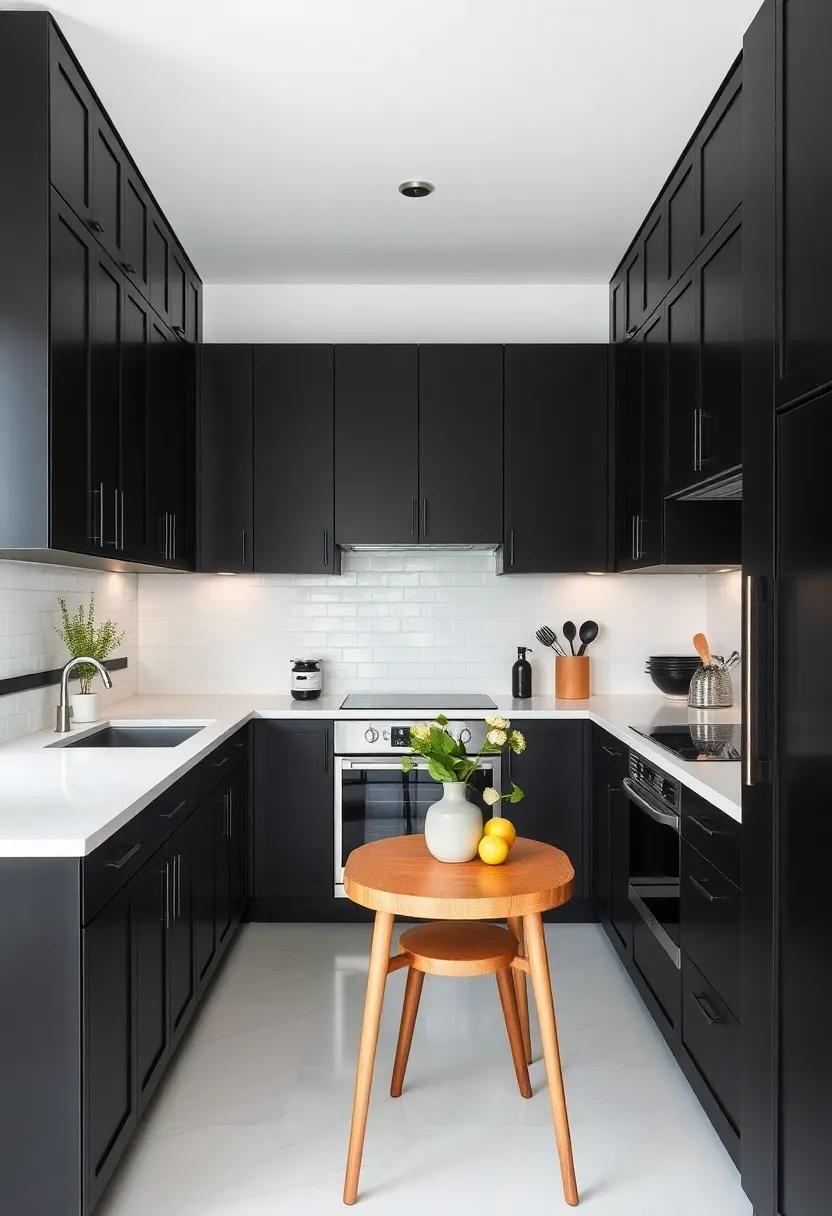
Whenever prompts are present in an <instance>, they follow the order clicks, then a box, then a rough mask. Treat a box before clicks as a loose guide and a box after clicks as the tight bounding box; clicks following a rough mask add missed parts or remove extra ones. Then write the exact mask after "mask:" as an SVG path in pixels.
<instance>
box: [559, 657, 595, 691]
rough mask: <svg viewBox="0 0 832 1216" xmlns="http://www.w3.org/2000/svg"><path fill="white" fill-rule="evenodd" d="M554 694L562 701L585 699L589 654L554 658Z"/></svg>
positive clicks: (587, 686)
mask: <svg viewBox="0 0 832 1216" xmlns="http://www.w3.org/2000/svg"><path fill="white" fill-rule="evenodd" d="M555 696H556V697H560V698H561V699H562V700H564V701H585V700H586V699H587V697H588V696H589V655H587V654H585V655H581V656H580V657H578V656H577V655H576V656H575V658H572V656H571V655H568V656H567V657H566V658H565V659H564V658H561V656H560V655H558V656H557V658H556V659H555Z"/></svg>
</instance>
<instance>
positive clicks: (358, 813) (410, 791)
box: [341, 763, 494, 865]
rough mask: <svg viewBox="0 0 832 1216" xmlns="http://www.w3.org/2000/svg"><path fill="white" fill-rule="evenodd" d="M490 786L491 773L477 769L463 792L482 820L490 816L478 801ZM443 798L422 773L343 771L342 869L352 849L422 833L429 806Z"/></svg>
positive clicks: (437, 786) (419, 770) (395, 768)
mask: <svg viewBox="0 0 832 1216" xmlns="http://www.w3.org/2000/svg"><path fill="white" fill-rule="evenodd" d="M493 783H494V774H493V772H492V770H491V769H478V770H477V772H476V773H475V774H474V776H473V779H472V782H471V785H469V787H468V798H469V800H470V801H472V802H477V803H479V805H480V807H481V808H482V811H483V817H484V818H485V817H486V816H488V817H490V815H491V811H490V809H488V808H486V806H485V803H484V802H483V801H482V797H481V795H482V791H483V790H484V789H485V788H486V787H487V786H489V785H492V784H493ZM441 797H442V786H441V784H440V783H439V782H438V781H434V780H433V779H432V778H431V777H430V776H429V774H428V772H427V770H426V769H422V768H415V769H411V771H410V772H409V773H403V772H402V771H401V769H400V768H399V766H398V765H397V764H395V763H391V765H390V767H389V768H383V769H382V768H378V767H368V768H345V769H343V770H342V773H341V798H342V812H341V814H342V822H341V842H342V843H341V864H342V865H345V864H346V861H347V858H348V857H349V855H350V853H351V852H352V851H353V849H357V848H358V846H359V845H362V844H369V843H371V842H372V841H374V840H385V839H387V838H389V837H391V836H409V835H412V834H414V833H421V832H424V830H425V815H426V813H427V809H428V807H429V806H430V805H431V803H434V802H437V801H438V800H439V799H440V798H441Z"/></svg>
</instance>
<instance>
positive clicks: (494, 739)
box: [485, 727, 508, 747]
mask: <svg viewBox="0 0 832 1216" xmlns="http://www.w3.org/2000/svg"><path fill="white" fill-rule="evenodd" d="M485 737H486V739H487V740H488V742H489V743H493V744H494V746H495V747H502V746H503V744H504V743H505V742H506V740H507V739H508V735H507V734H506V732H505V731H504V730H501V729H498V728H496V727H495V729H494V730H490V731H489V732H488V734H487V735H486V736H485Z"/></svg>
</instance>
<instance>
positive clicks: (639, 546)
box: [636, 514, 644, 561]
mask: <svg viewBox="0 0 832 1216" xmlns="http://www.w3.org/2000/svg"><path fill="white" fill-rule="evenodd" d="M642 557H644V519H643V518H642V516H641V514H639V515H637V516H636V560H637V561H640V560H641V558H642Z"/></svg>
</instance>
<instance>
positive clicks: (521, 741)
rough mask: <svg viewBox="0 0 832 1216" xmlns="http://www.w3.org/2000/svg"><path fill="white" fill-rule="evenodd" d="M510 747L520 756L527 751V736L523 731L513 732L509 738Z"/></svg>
mask: <svg viewBox="0 0 832 1216" xmlns="http://www.w3.org/2000/svg"><path fill="white" fill-rule="evenodd" d="M508 745H509V747H510V748H511V750H512V751H513V752H514V753H515V754H516V755H518V756H519V755H520V753H521V752H524V751H525V750H526V736H525V735H524V734H523V732H522V731H519V730H513V731H512V732H511V734H510V735H509V737H508Z"/></svg>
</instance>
